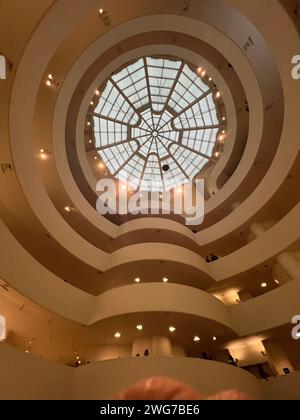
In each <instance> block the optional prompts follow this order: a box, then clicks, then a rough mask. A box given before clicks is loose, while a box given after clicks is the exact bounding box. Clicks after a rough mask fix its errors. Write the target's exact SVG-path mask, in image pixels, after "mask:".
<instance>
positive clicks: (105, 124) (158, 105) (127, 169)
mask: <svg viewBox="0 0 300 420" xmlns="http://www.w3.org/2000/svg"><path fill="white" fill-rule="evenodd" d="M204 79H205V80H206V78H205V77H204V75H203V74H202V77H201V75H200V74H199V73H197V72H196V71H194V70H193V69H192V67H191V66H190V65H188V64H186V63H185V62H183V61H181V60H178V59H169V58H152V57H146V58H141V59H139V60H137V61H135V62H134V63H133V64H129V65H127V66H126V67H124V68H123V69H122V70H120V71H118V72H117V73H115V74H114V75H113V76H112V77H111V78H110V79H109V80H108V81H107V83H106V85H105V86H104V88H103V90H102V92H101V94H100V98H99V102H98V103H97V105H96V106H95V109H94V111H93V114H92V123H93V124H92V128H93V134H94V141H95V147H96V151H97V153H98V154H99V155H100V157H101V159H102V160H103V163H104V164H105V165H106V167H107V168H108V170H109V171H110V172H111V174H112V175H113V176H114V177H116V178H117V179H119V180H121V181H123V182H127V183H128V185H129V186H130V187H131V188H132V189H133V190H138V189H140V190H141V191H169V190H170V189H172V188H175V187H177V186H178V185H182V184H183V183H184V182H186V181H187V180H190V179H194V178H195V177H196V175H198V174H199V172H200V171H201V170H202V169H203V168H204V166H206V165H207V163H208V162H209V161H210V160H212V159H214V158H213V152H214V148H215V144H216V139H217V136H218V133H219V131H220V129H221V128H222V125H223V124H224V122H221V120H220V113H219V112H218V110H217V102H218V100H220V99H216V94H217V90H216V87H215V85H214V84H213V83H212V82H208V78H207V82H206V81H205V80H204ZM210 80H211V79H210ZM217 96H218V95H217Z"/></svg>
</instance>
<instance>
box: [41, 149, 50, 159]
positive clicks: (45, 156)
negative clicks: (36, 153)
mask: <svg viewBox="0 0 300 420" xmlns="http://www.w3.org/2000/svg"><path fill="white" fill-rule="evenodd" d="M50 155H51V152H50V151H49V150H46V149H40V158H41V159H42V160H47V159H48V157H49V156H50Z"/></svg>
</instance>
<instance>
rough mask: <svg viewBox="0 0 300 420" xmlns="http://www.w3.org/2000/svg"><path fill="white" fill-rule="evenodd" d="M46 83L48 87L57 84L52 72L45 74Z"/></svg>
mask: <svg viewBox="0 0 300 420" xmlns="http://www.w3.org/2000/svg"><path fill="white" fill-rule="evenodd" d="M46 85H47V86H48V87H52V86H55V87H57V86H59V82H58V81H57V80H55V79H54V77H53V74H51V73H50V74H48V76H47V80H46Z"/></svg>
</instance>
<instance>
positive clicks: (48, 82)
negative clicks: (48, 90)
mask: <svg viewBox="0 0 300 420" xmlns="http://www.w3.org/2000/svg"><path fill="white" fill-rule="evenodd" d="M46 85H47V86H49V87H50V86H52V83H51V80H49V79H48V80H47V82H46Z"/></svg>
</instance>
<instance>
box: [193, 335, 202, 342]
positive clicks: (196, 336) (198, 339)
mask: <svg viewBox="0 0 300 420" xmlns="http://www.w3.org/2000/svg"><path fill="white" fill-rule="evenodd" d="M200 340H201V338H200V337H198V335H195V337H194V341H195V343H197V342H198V341H200Z"/></svg>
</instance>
